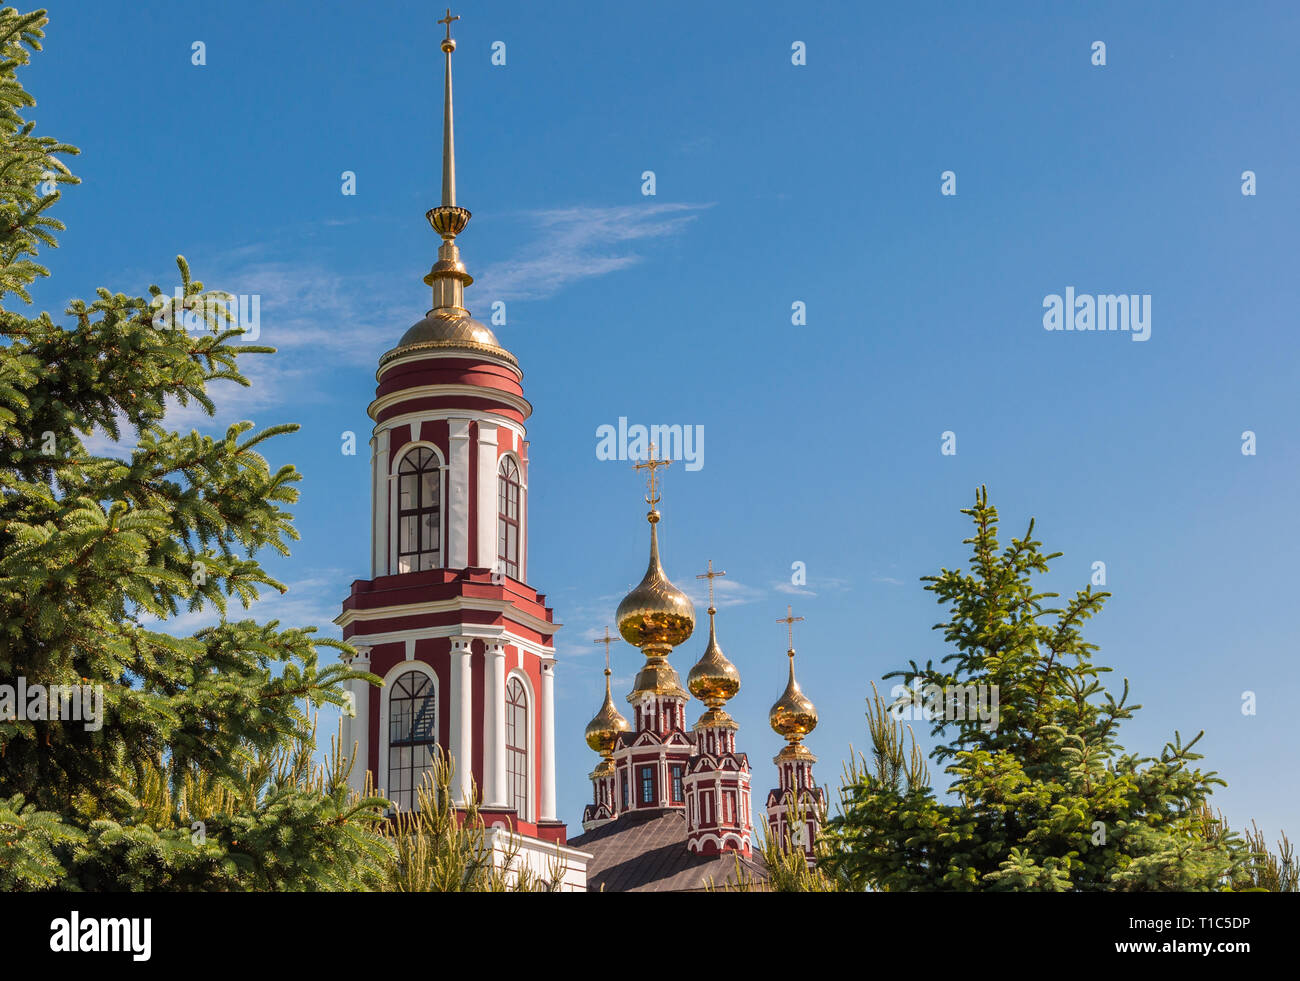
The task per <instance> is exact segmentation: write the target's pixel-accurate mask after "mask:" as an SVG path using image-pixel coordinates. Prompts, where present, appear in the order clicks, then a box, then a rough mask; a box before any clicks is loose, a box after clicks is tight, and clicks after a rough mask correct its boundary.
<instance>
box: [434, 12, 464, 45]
mask: <svg viewBox="0 0 1300 981" xmlns="http://www.w3.org/2000/svg"><path fill="white" fill-rule="evenodd" d="M454 20H460V14H457V15H456V16H455V17H453V16H452V15H451V8H450V7H448V8H447V16H446V17H444V18H443V19H442V20H440V21H438V23H439V24H446V25H447V38H446V40H448V41H450V40H451V22H452V21H454Z"/></svg>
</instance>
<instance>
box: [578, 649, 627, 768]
mask: <svg viewBox="0 0 1300 981" xmlns="http://www.w3.org/2000/svg"><path fill="white" fill-rule="evenodd" d="M631 729H632V727H631V726H630V725H628V722H627V719H625V718H623V716H622V715H620V714H619V711H618V709H616V708H614V699H613V696H611V695H610V692H609V668H606V669H605V704H604V705H602V706H601V707H600V711H599V712H597V713H596V717H595V718H594V719H592V720H591V721H590V722H588V723H587V731H586V738H587V745H588V746H590V747H591V748H592V749H594V750H595V751H596V752H597V753H599V754H600V755H601V756H603V757H604V758H605V759H609V757H610V756H611V755H612V754H613V752H614V745H615V743H617V742H618V734H619V733H620V732H630V731H631Z"/></svg>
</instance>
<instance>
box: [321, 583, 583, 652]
mask: <svg viewBox="0 0 1300 981" xmlns="http://www.w3.org/2000/svg"><path fill="white" fill-rule="evenodd" d="M461 610H479V611H485V610H486V611H491V612H493V613H501V614H506V615H508V616H509V617H510V618H511V619H513V620H515V621H516V622H517V623H518V624H519V625H520V626H521V627H528V628H529V629H531V630H536V631H537V632H538V633H539V634H554V633H555V631H557V630H559V629H560V628H561V627H563V626H564V624H562V623H552V622H551V621H549V620H543V619H542V618H541V617H537V616H534V615H533V614H531V613H528V612H526V611H524V610H521V609H519V607H517V606H515V605H514V604H513V603H511V602H510V600H498V599H478V598H475V599H473V600H467V599H466V598H465V597H463V596H453V597H451V598H450V599H445V600H426V601H424V602H422V603H401V604H397V605H395V606H384V607H379V608H376V609H369V610H355V609H354V610H344V611H343V612H342V613H340V614H339V615H338V616H337V617H335V618H334V622H335V623H337V624H338V625H339V626H340V627H346V626H347V625H348V624H351V623H357V622H362V623H364V622H366V621H369V620H389V619H392V618H394V617H407V616H419V615H420V614H422V613H458V612H460V611H461ZM462 626H463V627H464V628H465V631H466V632H468V633H470V634H472V635H473V636H474V637H496V636H499V634H500V631H501V628H500V627H496V626H488V625H483V626H478V625H475V624H468V623H467V624H463V625H462ZM476 626H478V629H475V628H476ZM460 629H461V628H460V627H458V626H448V625H444V626H441V627H421V628H419V629H418V630H416V633H417V634H418V635H419V636H421V637H426V636H427V637H450V636H452V634H455V633H457V632H458V631H460ZM439 631H443V632H441V633H440V632H439ZM403 633H404V631H398V632H396V633H392V634H389V633H385V634H383V636H384V637H385V638H387V639H390V640H391V639H393V638H394V637H397V636H401V635H402V634H403ZM376 636H378V635H376ZM363 643H368V641H363ZM529 643H530V644H532V645H533V646H534V647H535V646H536V642H534V641H530V642H529ZM539 650H545V651H550V652H552V653H554V650H555V649H554V648H553V647H552V648H547V647H543V648H539Z"/></svg>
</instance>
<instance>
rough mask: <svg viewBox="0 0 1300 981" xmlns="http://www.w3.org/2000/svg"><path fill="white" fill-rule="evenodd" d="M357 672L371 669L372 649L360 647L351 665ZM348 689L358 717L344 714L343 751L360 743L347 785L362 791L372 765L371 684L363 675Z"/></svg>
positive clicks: (347, 750)
mask: <svg viewBox="0 0 1300 981" xmlns="http://www.w3.org/2000/svg"><path fill="white" fill-rule="evenodd" d="M350 666H351V668H352V669H353V670H354V671H369V670H370V648H368V647H358V648H357V656H356V657H354V658H353V659H352V664H351V665H350ZM348 692H349V693H350V694H351V695H352V710H353V712H354V713H355V717H351V716H349V715H347V714H345V715H344V716H343V745H342V747H341V749H342V751H343V752H344V753H351V752H352V744H353V742H354V741H355V742H356V745H357V752H356V758H355V760H354V762H353V764H352V772H351V773H349V774H348V787H350V788H351V789H352V790H355V791H356V792H357V793H359V794H362V793H364V792H365V787H366V769H367V768H368V767H369V765H370V684H369V683H368V682H366V681H362V680H361V679H360V678H354V679H353V680H351V681H349V682H348Z"/></svg>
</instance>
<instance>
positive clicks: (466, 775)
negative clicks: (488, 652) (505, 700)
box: [448, 637, 474, 804]
mask: <svg viewBox="0 0 1300 981" xmlns="http://www.w3.org/2000/svg"><path fill="white" fill-rule="evenodd" d="M472 644H473V641H472V640H471V639H470V638H469V637H453V638H451V689H450V692H449V704H450V718H449V719H448V722H449V723H450V724H449V726H448V733H449V734H450V742H451V747H450V752H451V757H452V759H453V760H454V761H455V765H456V772H455V775H454V777H453V779H454V781H455V786H456V788H457V790H456V801H457V803H461V804H463V803H466V802H467V801H468V800H469V799H470V798H471V796H472V795H473V784H474V684H473V681H474V674H473V671H474V668H473V663H472V661H471V659H470V656H471V653H472V648H471V645H472Z"/></svg>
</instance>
